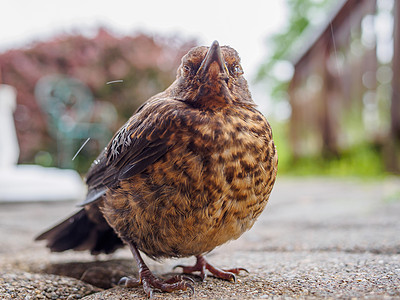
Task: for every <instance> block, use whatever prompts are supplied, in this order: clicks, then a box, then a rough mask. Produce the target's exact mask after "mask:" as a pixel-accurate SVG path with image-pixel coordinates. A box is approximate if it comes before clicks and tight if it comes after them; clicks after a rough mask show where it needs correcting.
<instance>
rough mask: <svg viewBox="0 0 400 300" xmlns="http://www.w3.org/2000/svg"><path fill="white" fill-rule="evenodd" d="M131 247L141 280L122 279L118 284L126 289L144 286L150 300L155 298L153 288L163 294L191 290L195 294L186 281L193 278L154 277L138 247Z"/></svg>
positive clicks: (179, 276) (130, 245)
mask: <svg viewBox="0 0 400 300" xmlns="http://www.w3.org/2000/svg"><path fill="white" fill-rule="evenodd" d="M129 247H130V249H131V251H132V254H133V257H134V258H135V260H136V263H137V265H138V268H139V279H136V278H131V277H122V278H121V279H120V281H119V283H118V284H119V285H123V286H126V287H137V286H139V285H141V284H142V285H143V289H144V291H145V293H146V294H147V296H148V297H149V298H152V296H153V288H155V289H158V290H161V291H163V292H173V291H177V290H182V291H186V290H187V289H188V288H189V289H190V290H191V291H192V293H194V288H193V286H192V285H191V284H189V283H188V282H187V281H185V280H186V279H187V280H190V281H193V280H192V279H191V278H189V277H186V276H181V275H177V276H173V277H171V278H169V279H167V280H163V279H160V278H157V277H156V276H154V275H153V273H152V272H151V271H150V270H149V268H148V267H147V265H146V264H145V262H144V261H143V259H142V257H141V256H140V253H139V251H138V249H137V248H136V246H135V245H134V244H132V243H129Z"/></svg>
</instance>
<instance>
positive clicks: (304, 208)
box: [0, 178, 400, 300]
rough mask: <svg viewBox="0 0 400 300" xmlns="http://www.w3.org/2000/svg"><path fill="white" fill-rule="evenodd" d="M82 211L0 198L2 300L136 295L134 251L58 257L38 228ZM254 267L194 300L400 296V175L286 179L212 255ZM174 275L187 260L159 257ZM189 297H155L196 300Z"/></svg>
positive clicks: (214, 283)
mask: <svg viewBox="0 0 400 300" xmlns="http://www.w3.org/2000/svg"><path fill="white" fill-rule="evenodd" d="M73 210H74V204H73V203H71V202H63V203H30V204H0V241H1V242H0V299H13V298H15V299H79V298H83V299H86V300H88V299H137V298H144V296H145V295H144V292H143V291H142V289H141V288H132V289H126V288H121V287H118V286H115V282H117V281H118V279H119V278H120V277H121V276H123V275H126V274H132V275H135V274H136V275H137V273H136V267H135V266H134V265H133V261H132V258H131V255H130V253H129V252H128V251H127V250H126V249H125V250H120V251H118V252H117V253H116V254H114V255H112V256H105V255H104V256H103V255H100V256H98V257H95V258H94V257H91V256H90V255H88V254H87V253H74V252H65V253H59V254H50V253H49V252H48V251H47V250H46V249H45V247H44V244H43V243H34V242H33V241H32V240H33V238H34V236H35V235H36V234H38V233H39V232H41V231H42V230H43V229H45V228H46V227H49V226H50V225H52V224H54V223H55V222H57V221H58V220H59V219H60V218H63V217H65V216H67V215H68V214H70V213H72V212H73ZM208 258H209V260H210V261H211V262H212V263H214V264H215V265H218V266H221V267H235V266H239V267H246V268H247V269H248V270H249V271H250V273H249V274H243V275H240V276H238V282H237V283H236V284H232V283H229V282H224V281H221V280H218V279H215V278H207V280H206V281H205V282H201V281H200V280H198V279H197V277H193V278H194V279H195V284H194V287H195V289H196V293H195V295H194V296H192V299H253V298H255V299H266V298H271V297H273V298H274V299H276V298H278V299H279V298H285V299H287V298H320V297H332V298H370V299H376V298H378V299H388V298H390V299H392V298H397V299H400V178H389V179H385V180H378V181H373V180H369V181H361V180H358V179H340V180H339V179H326V178H325V179H321V178H307V179H299V178H296V179H291V178H278V181H277V184H276V187H275V189H274V191H273V194H272V196H271V199H270V203H269V204H268V206H267V209H266V210H265V212H264V213H263V214H262V215H261V216H260V218H259V220H258V221H257V222H256V224H255V225H254V227H253V228H252V229H251V230H250V231H249V232H247V233H246V234H245V235H243V236H242V237H241V238H240V239H239V240H237V241H233V242H231V243H228V244H226V245H224V246H222V247H220V248H218V249H216V250H214V251H213V252H212V253H210V254H209V255H208ZM146 261H147V262H148V264H149V267H150V269H151V270H153V271H154V272H155V273H156V274H157V275H159V276H168V275H170V274H171V272H172V267H173V266H174V265H176V264H178V263H182V264H185V263H186V264H187V263H193V262H194V259H193V258H188V259H180V260H166V261H164V262H154V261H151V260H149V259H146ZM188 296H189V295H188V293H186V292H175V293H172V294H161V293H155V298H163V299H183V298H185V299H187V298H188Z"/></svg>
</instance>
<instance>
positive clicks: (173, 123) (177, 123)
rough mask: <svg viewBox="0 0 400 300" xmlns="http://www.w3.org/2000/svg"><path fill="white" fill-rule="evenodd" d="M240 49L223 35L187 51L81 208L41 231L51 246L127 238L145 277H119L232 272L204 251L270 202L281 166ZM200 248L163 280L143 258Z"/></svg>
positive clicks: (154, 281)
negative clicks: (177, 271)
mask: <svg viewBox="0 0 400 300" xmlns="http://www.w3.org/2000/svg"><path fill="white" fill-rule="evenodd" d="M243 74H244V72H243V68H242V66H241V61H240V57H239V54H238V52H237V51H236V50H235V49H233V48H232V47H230V46H220V45H219V43H218V41H214V42H213V43H212V44H211V46H210V47H206V46H197V47H194V48H192V49H190V50H189V51H188V53H187V54H186V55H184V56H183V58H182V60H181V64H180V65H179V67H178V70H177V75H176V79H175V81H174V82H173V83H172V84H171V85H170V86H169V87H168V88H167V89H166V90H165V91H163V92H160V93H158V94H156V95H154V96H153V97H151V98H150V99H148V100H147V101H146V102H144V104H142V105H141V106H140V107H139V108H138V109H137V110H136V112H135V113H134V114H133V115H132V117H131V118H130V119H129V120H128V121H127V122H126V123H125V124H124V125H123V126H122V127H121V128H120V129H119V130H118V131H117V132H116V134H115V135H114V136H113V138H112V139H111V141H110V142H109V144H108V145H107V146H106V147H105V148H104V150H103V151H102V152H101V153H100V155H99V156H98V157H97V158H96V159H95V160H94V161H93V163H92V165H91V167H90V169H89V170H88V172H87V174H86V184H87V187H88V192H87V196H86V199H85V200H84V201H83V202H82V203H81V204H80V206H81V209H80V210H79V211H78V212H77V213H76V214H75V215H73V216H71V217H69V218H67V219H66V220H65V221H63V222H61V223H60V224H58V225H56V226H55V227H54V228H51V229H50V230H48V231H46V232H44V233H42V234H41V235H39V236H38V237H37V238H36V240H47V247H48V248H50V250H51V251H54V252H61V251H66V250H69V249H73V250H77V251H79V250H89V251H90V252H91V253H92V254H99V253H107V254H108V253H112V252H114V251H115V250H117V249H118V248H121V247H124V246H128V247H129V248H130V250H131V252H132V255H133V257H134V260H135V261H136V263H137V265H138V270H139V271H138V278H133V277H122V278H121V279H120V281H119V285H121V286H125V287H137V286H140V285H142V286H143V289H144V292H145V293H146V295H147V296H148V297H150V298H151V297H152V296H153V292H154V291H161V292H173V291H179V290H180V291H186V290H187V291H188V292H190V293H193V292H194V288H193V279H191V278H190V277H188V276H186V275H184V274H192V273H197V272H199V275H200V277H201V278H202V279H203V281H204V280H205V279H206V277H207V274H209V273H210V274H211V275H212V276H214V277H217V278H221V279H224V280H228V281H233V282H234V281H236V275H238V274H239V273H240V271H246V270H245V269H244V268H232V269H220V268H218V267H215V266H214V265H212V264H211V263H210V262H209V261H208V260H207V259H206V257H205V255H206V254H208V253H209V252H210V251H212V250H213V249H214V248H216V247H218V246H220V245H222V244H224V243H226V242H228V241H231V240H234V239H237V238H239V237H240V236H241V235H242V234H243V233H244V232H245V231H247V230H249V229H250V228H251V227H252V226H253V224H254V222H255V221H256V219H257V218H258V217H259V216H260V214H261V213H262V211H263V210H264V208H265V206H266V204H267V202H268V199H269V196H270V194H271V191H272V188H273V186H274V183H275V180H276V174H277V165H278V156H277V151H276V147H275V144H274V141H273V137H272V130H271V126H270V124H269V122H268V121H267V119H266V118H265V117H264V115H263V114H262V113H261V112H260V111H259V110H258V109H257V106H256V104H255V102H254V101H253V100H252V96H251V93H250V91H249V88H248V83H247V81H246V79H245V78H244V76H243ZM141 252H142V253H144V254H146V255H147V256H148V257H150V258H152V259H155V260H160V259H163V258H181V257H190V256H195V257H196V263H195V265H193V266H183V265H178V266H176V267H179V268H181V269H182V275H175V276H172V277H171V278H169V279H161V278H160V277H157V276H156V275H154V274H153V273H152V272H151V271H150V270H149V268H148V266H147V265H146V264H145V262H144V261H143V259H142V256H141Z"/></svg>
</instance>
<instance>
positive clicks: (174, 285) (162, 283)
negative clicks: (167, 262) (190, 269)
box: [118, 274, 194, 299]
mask: <svg viewBox="0 0 400 300" xmlns="http://www.w3.org/2000/svg"><path fill="white" fill-rule="evenodd" d="M187 281H191V282H192V283H194V280H193V279H192V278H190V277H188V276H182V275H176V276H173V277H171V278H169V279H167V280H162V279H159V278H157V277H155V276H154V275H152V274H148V275H146V276H143V277H142V278H141V280H139V279H136V278H132V277H122V278H121V279H120V280H119V282H118V285H121V286H124V287H128V288H131V287H138V286H140V285H143V290H144V291H145V293H146V295H147V297H149V298H150V299H151V298H153V291H154V289H157V290H160V291H162V292H173V291H177V290H182V291H186V290H187V289H189V290H190V291H189V294H190V296H192V295H194V287H193V286H192V285H191V284H190V283H189V282H187Z"/></svg>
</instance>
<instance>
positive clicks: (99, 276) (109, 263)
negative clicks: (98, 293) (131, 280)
mask: <svg viewBox="0 0 400 300" xmlns="http://www.w3.org/2000/svg"><path fill="white" fill-rule="evenodd" d="M37 271H39V272H40V273H46V274H54V275H59V276H68V277H72V278H76V279H79V280H81V281H84V282H86V283H89V284H91V285H93V286H96V287H99V288H102V289H109V288H112V287H114V286H116V285H117V284H118V281H119V280H120V279H121V277H123V276H133V277H137V276H138V272H137V268H136V266H135V265H134V264H133V263H132V260H128V259H126V260H125V259H113V260H102V261H91V262H87V261H85V262H79V261H78V262H66V263H52V264H47V265H45V266H41V267H40V270H37Z"/></svg>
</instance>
